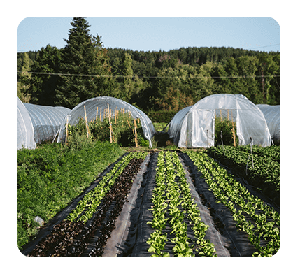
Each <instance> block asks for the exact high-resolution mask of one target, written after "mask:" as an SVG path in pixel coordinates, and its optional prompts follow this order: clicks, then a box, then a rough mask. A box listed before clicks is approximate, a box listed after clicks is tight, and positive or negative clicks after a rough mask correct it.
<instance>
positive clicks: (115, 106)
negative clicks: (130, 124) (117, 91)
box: [57, 96, 156, 147]
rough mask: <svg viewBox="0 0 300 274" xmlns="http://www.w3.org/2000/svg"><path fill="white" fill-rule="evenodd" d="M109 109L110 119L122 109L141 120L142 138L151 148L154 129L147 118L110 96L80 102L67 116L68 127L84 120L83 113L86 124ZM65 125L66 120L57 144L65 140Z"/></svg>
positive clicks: (137, 110) (140, 112) (142, 113)
mask: <svg viewBox="0 0 300 274" xmlns="http://www.w3.org/2000/svg"><path fill="white" fill-rule="evenodd" d="M107 108H109V109H110V110H111V115H112V117H114V116H115V111H116V110H118V111H120V110H121V109H124V110H125V111H127V112H129V111H130V113H131V116H132V117H133V118H139V119H140V120H141V125H142V129H143V133H144V136H145V138H146V139H147V140H149V145H150V147H152V142H151V138H152V137H153V136H154V134H155V133H156V131H155V128H154V126H153V124H152V122H151V120H150V119H149V117H148V116H147V115H146V114H145V113H144V112H142V111H141V110H139V109H138V108H136V107H134V106H132V105H131V104H129V103H127V102H125V101H122V100H120V99H116V98H114V97H110V96H99V97H96V98H92V99H88V100H86V101H84V102H81V103H80V104H78V105H77V106H76V107H74V108H73V109H72V111H71V112H70V113H69V115H68V117H67V118H68V123H69V124H70V125H76V124H77V123H78V121H79V119H80V118H85V112H86V116H87V120H88V122H90V121H93V120H95V119H96V116H97V115H98V116H97V117H99V116H100V113H101V117H103V116H104V115H103V114H104V110H105V109H107ZM101 120H103V119H102V118H101ZM65 125H66V119H65V121H64V124H63V125H62V126H61V128H60V131H59V135H58V139H57V142H61V141H64V140H65Z"/></svg>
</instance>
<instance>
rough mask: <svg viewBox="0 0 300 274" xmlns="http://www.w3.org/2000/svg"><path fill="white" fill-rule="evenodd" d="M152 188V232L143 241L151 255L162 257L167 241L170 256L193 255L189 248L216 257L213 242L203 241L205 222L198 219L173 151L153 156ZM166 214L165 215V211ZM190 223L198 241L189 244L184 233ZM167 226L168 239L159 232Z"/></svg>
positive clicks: (198, 216) (194, 205)
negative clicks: (154, 162)
mask: <svg viewBox="0 0 300 274" xmlns="http://www.w3.org/2000/svg"><path fill="white" fill-rule="evenodd" d="M156 171H157V173H156V187H155V188H154V190H153V194H152V203H153V205H154V207H153V208H152V209H151V210H152V213H153V219H152V221H151V222H148V224H151V226H152V228H154V229H155V231H154V232H153V233H152V234H151V235H150V239H149V240H148V241H147V243H148V244H149V245H150V248H149V250H148V251H149V252H153V253H154V254H153V255H152V256H166V254H165V253H164V252H163V250H164V246H165V244H166V242H167V241H170V242H172V243H174V244H175V245H174V247H173V252H174V256H178V257H193V256H195V254H194V251H193V249H195V251H197V252H198V253H199V254H200V253H201V254H204V255H205V256H216V255H215V249H214V246H213V245H206V244H204V243H206V240H204V236H205V232H206V230H207V225H205V224H204V223H202V222H201V218H200V212H199V210H198V208H197V205H196V204H195V202H194V201H193V199H192V197H191V193H190V189H189V185H188V183H187V181H186V178H185V172H184V169H183V167H182V164H181V162H180V160H179V158H178V155H177V154H176V153H175V152H168V151H166V152H160V153H159V155H158V159H157V168H156ZM167 213H168V214H169V215H170V217H169V218H167V217H165V215H166V214H167ZM186 219H188V224H190V225H191V227H192V230H193V231H194V235H195V237H196V238H197V239H198V243H199V244H200V243H201V245H199V246H198V243H195V244H192V243H191V240H190V239H189V238H188V236H187V223H186ZM167 224H168V225H169V226H170V227H171V238H170V239H168V238H167V234H163V233H162V230H163V229H165V228H166V225H167Z"/></svg>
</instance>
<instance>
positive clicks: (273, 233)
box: [187, 151, 280, 256]
mask: <svg viewBox="0 0 300 274" xmlns="http://www.w3.org/2000/svg"><path fill="white" fill-rule="evenodd" d="M187 154H188V155H189V157H190V158H191V159H192V160H193V161H194V164H195V165H196V166H197V167H198V169H199V171H200V172H201V173H202V174H203V176H204V178H205V179H206V182H207V184H208V185H209V187H210V189H211V191H212V192H213V193H214V195H215V197H216V199H217V202H222V203H223V204H224V205H225V206H227V207H228V208H229V209H230V210H231V212H232V213H233V215H232V216H233V219H234V220H235V221H236V226H237V228H238V229H240V230H243V231H245V232H246V233H247V234H248V235H249V240H250V242H251V244H253V245H254V246H255V247H256V248H257V249H258V250H259V252H256V253H254V254H253V256H272V255H273V254H275V253H276V252H277V251H278V249H279V246H280V239H279V227H280V220H279V219H280V216H279V214H278V213H277V212H276V211H274V210H273V209H272V208H271V207H269V206H267V205H266V204H264V202H263V201H261V200H260V199H259V198H257V197H254V196H253V195H252V194H250V193H249V191H248V190H247V189H246V188H245V187H244V186H242V185H241V184H240V183H239V182H237V181H235V179H234V177H233V176H232V175H230V174H228V173H227V171H226V170H225V169H223V168H221V167H220V166H219V165H218V164H217V163H216V162H215V161H214V160H213V159H211V158H210V157H208V156H207V154H205V153H202V152H200V153H197V152H192V151H188V152H187ZM258 210H259V211H258ZM245 215H246V216H248V217H251V218H252V221H248V219H247V220H246V218H245ZM270 218H272V219H273V221H270V220H269V219H270ZM261 238H262V239H264V240H265V241H267V242H268V244H267V245H266V246H262V245H261V243H260V240H261Z"/></svg>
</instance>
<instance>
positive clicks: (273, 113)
mask: <svg viewBox="0 0 300 274" xmlns="http://www.w3.org/2000/svg"><path fill="white" fill-rule="evenodd" d="M257 107H258V108H259V109H260V110H261V111H262V113H263V114H264V117H265V119H266V122H267V125H268V128H269V131H270V134H271V137H272V141H273V143H274V144H280V106H279V105H277V106H270V105H266V104H259V105H257Z"/></svg>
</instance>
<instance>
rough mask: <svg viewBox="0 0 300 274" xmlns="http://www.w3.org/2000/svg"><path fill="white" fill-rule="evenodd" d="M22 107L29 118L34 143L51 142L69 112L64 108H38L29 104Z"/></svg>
mask: <svg viewBox="0 0 300 274" xmlns="http://www.w3.org/2000/svg"><path fill="white" fill-rule="evenodd" d="M24 106H25V108H26V109H27V111H28V113H29V116H30V118H31V122H32V125H33V128H34V140H35V142H36V143H41V142H43V141H47V140H51V141H52V140H53V138H54V137H55V135H56V134H57V132H58V130H59V129H60V126H61V124H62V123H63V122H64V120H65V117H66V116H67V114H68V113H70V112H71V110H70V109H68V108H64V107H52V106H39V105H34V104H30V103H24Z"/></svg>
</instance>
